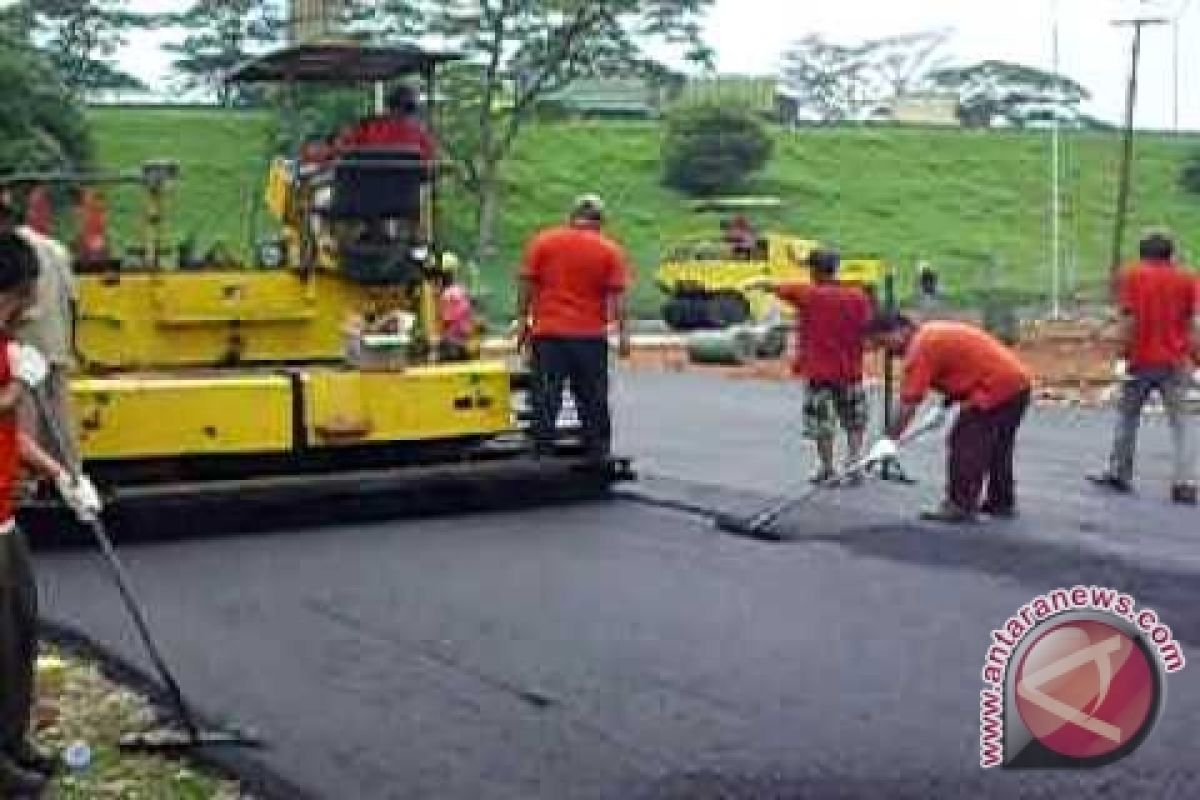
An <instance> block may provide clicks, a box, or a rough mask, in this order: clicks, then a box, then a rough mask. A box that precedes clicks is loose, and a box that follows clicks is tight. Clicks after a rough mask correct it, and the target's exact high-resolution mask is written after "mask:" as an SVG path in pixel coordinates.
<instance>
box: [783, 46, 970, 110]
mask: <svg viewBox="0 0 1200 800" xmlns="http://www.w3.org/2000/svg"><path fill="white" fill-rule="evenodd" d="M949 37H950V31H949V30H935V31H921V32H918V33H909V34H904V35H901V36H889V37H886V38H883V39H871V40H868V41H865V42H863V43H862V44H856V45H842V44H836V43H834V42H828V41H826V40H824V39H822V38H821V37H820V36H817V35H815V34H814V35H810V36H807V37H805V38H803V39H801V40H800V41H798V42H796V43H795V44H793V45H792V46H791V47H790V48H789V49H788V50H787V52H786V53H784V56H783V72H782V82H783V84H784V86H785V87H787V88H788V89H789V90H790V91H791V93H792V96H793V97H794V99H795V101H796V103H797V105H798V106H799V109H800V110H801V111H803V112H806V113H807V114H808V115H810V116H812V117H815V118H816V119H817V120H820V121H821V122H843V121H846V120H852V119H860V118H861V117H862V116H863V115H864V114H865V113H866V112H867V111H869V110H871V109H872V108H874V107H876V106H878V105H879V104H881V103H883V102H885V101H887V100H890V99H892V98H895V97H898V96H900V95H904V94H908V93H910V92H912V91H915V90H916V89H918V88H921V87H922V86H924V85H925V83H926V80H927V76H928V74H929V72H930V70H932V69H933V68H934V67H935V66H936V65H937V63H938V56H939V53H940V51H941V49H942V48H943V47H944V46H945V44H946V42H947V40H948V39H949Z"/></svg>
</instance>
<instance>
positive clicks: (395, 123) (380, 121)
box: [336, 86, 437, 162]
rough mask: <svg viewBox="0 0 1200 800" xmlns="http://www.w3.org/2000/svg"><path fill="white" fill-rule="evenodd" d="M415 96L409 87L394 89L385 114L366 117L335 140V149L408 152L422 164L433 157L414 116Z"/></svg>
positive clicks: (431, 145) (434, 146)
mask: <svg viewBox="0 0 1200 800" xmlns="http://www.w3.org/2000/svg"><path fill="white" fill-rule="evenodd" d="M417 111H418V104H417V94H416V92H415V91H413V89H412V88H411V87H409V86H398V87H396V88H395V89H393V90H392V91H391V93H390V94H389V95H388V96H387V113H385V114H382V115H380V116H376V117H368V118H367V119H364V120H362V121H360V122H358V123H357V124H355V125H354V126H352V127H350V128H348V129H347V130H345V131H343V132H342V133H341V134H340V135H339V136H338V137H337V143H336V150H337V152H338V153H345V152H346V151H348V150H354V149H356V148H396V149H402V150H403V149H411V150H413V151H415V152H417V153H419V154H420V155H421V160H422V161H425V162H430V161H433V160H434V158H436V157H437V144H436V142H434V139H433V136H432V134H430V133H429V130H428V129H427V128H426V127H425V123H423V122H422V121H421V119H420V118H419V117H418V115H417Z"/></svg>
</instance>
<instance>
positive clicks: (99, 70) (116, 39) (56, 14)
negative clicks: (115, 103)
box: [14, 0, 159, 93]
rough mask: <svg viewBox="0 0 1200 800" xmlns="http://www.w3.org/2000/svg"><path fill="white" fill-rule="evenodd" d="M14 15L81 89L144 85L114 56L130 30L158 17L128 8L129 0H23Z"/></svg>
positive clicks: (67, 79) (72, 86)
mask: <svg viewBox="0 0 1200 800" xmlns="http://www.w3.org/2000/svg"><path fill="white" fill-rule="evenodd" d="M17 6H18V9H19V10H17V11H16V12H15V15H14V17H15V18H16V19H18V20H20V22H21V24H22V25H23V26H24V27H25V29H26V31H27V33H28V35H29V37H30V40H31V41H32V42H33V43H34V44H35V45H36V46H37V47H38V48H39V49H40V50H42V52H44V53H45V54H46V55H47V56H48V57H49V59H50V61H51V63H52V64H53V65H54V67H55V68H56V69H57V70H58V72H59V74H60V75H61V76H62V80H63V82H64V83H65V84H66V85H67V86H68V87H69V88H70V89H72V90H73V91H75V92H79V93H82V92H87V91H90V90H94V89H140V88H144V85H143V84H142V82H141V81H139V80H138V79H137V78H136V77H134V76H132V75H130V74H129V73H127V72H124V71H122V70H120V69H118V68H117V67H116V66H115V65H114V62H113V56H114V55H115V54H116V52H117V50H118V49H119V48H120V47H121V46H122V45H124V44H125V36H126V34H127V33H128V32H129V31H131V30H133V29H136V28H142V27H149V26H153V25H155V24H157V21H158V19H159V18H158V17H157V16H155V15H150V14H139V13H136V12H132V11H130V10H128V8H127V7H126V6H127V3H126V0H22V2H20V3H18V4H17Z"/></svg>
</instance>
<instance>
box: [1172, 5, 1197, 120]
mask: <svg viewBox="0 0 1200 800" xmlns="http://www.w3.org/2000/svg"><path fill="white" fill-rule="evenodd" d="M1191 4H1192V0H1183V2H1182V3H1181V4H1180V6H1179V10H1178V11H1176V12H1175V18H1174V19H1172V20H1171V57H1172V59H1173V60H1174V62H1175V64H1174V67H1173V69H1172V73H1171V79H1172V82H1173V84H1174V87H1173V88H1174V94H1175V100H1174V104H1175V107H1174V117H1175V133H1179V21H1180V20H1181V19H1183V15H1184V14H1186V13H1187V10H1188V6H1190V5H1191Z"/></svg>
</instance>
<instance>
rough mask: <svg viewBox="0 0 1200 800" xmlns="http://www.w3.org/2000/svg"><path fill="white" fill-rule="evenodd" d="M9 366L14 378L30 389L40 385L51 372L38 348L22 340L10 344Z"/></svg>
mask: <svg viewBox="0 0 1200 800" xmlns="http://www.w3.org/2000/svg"><path fill="white" fill-rule="evenodd" d="M8 368H9V369H10V370H11V371H12V376H13V377H14V378H16V379H17V380H19V381H20V382H21V383H23V384H25V385H26V386H28V387H29V388H30V389H35V388H37V387H38V386H40V385H41V383H42V381H44V380H46V375H47V374H49V372H50V367H49V365H48V364H47V363H46V359H45V358H44V357H43V356H42V354H41V353H39V352H38V350H37V348H36V347H32V346H31V345H27V344H21V343H20V342H9V344H8Z"/></svg>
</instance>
